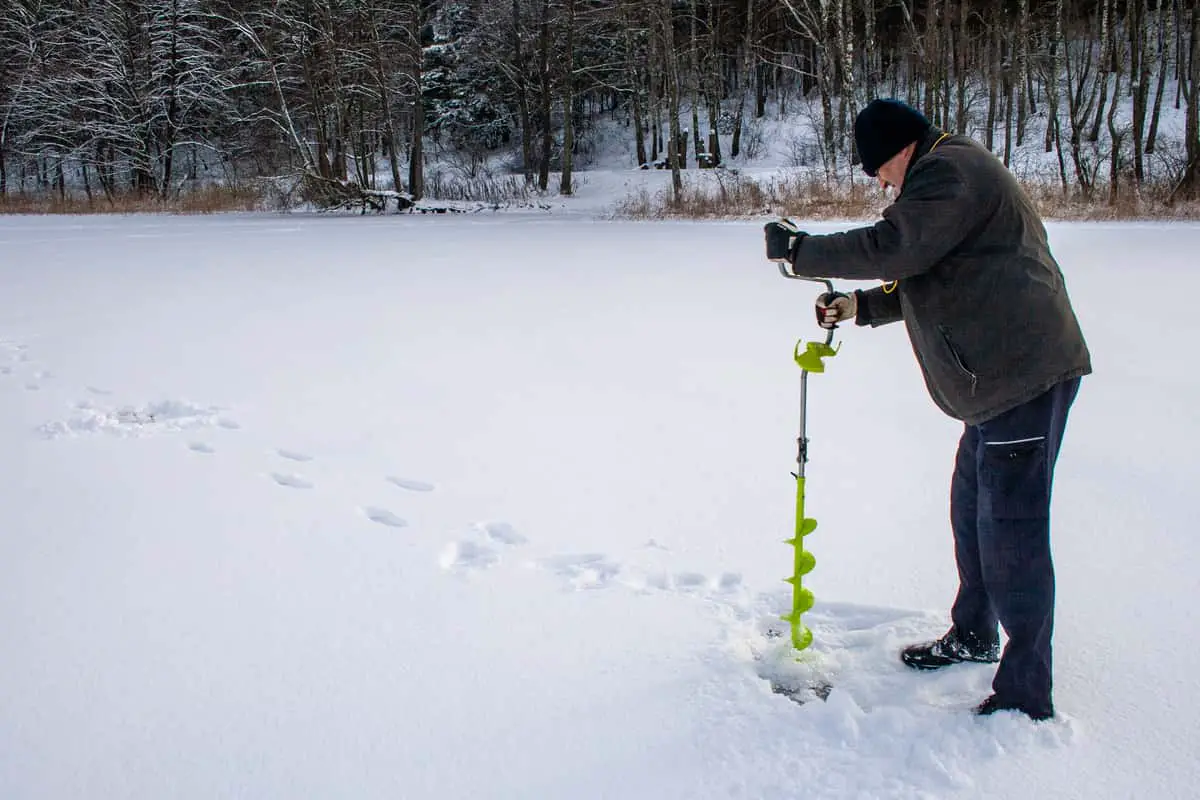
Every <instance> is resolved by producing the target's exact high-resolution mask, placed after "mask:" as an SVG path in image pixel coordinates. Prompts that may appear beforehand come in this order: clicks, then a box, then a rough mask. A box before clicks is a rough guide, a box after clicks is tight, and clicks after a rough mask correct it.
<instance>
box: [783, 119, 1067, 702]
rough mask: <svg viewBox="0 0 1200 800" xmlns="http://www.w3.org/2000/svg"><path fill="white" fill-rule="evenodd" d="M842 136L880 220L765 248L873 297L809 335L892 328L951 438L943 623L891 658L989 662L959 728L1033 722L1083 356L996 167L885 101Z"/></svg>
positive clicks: (974, 148) (971, 145)
mask: <svg viewBox="0 0 1200 800" xmlns="http://www.w3.org/2000/svg"><path fill="white" fill-rule="evenodd" d="M854 136H855V141H856V144H857V145H858V153H859V156H860V157H861V158H862V165H863V169H864V170H865V171H866V173H867V174H868V175H870V176H872V177H878V179H879V182H880V185H881V186H883V187H884V188H887V187H888V186H891V187H893V189H894V190H895V192H896V193H897V194H896V197H895V201H894V202H893V203H892V205H890V206H889V207H888V208H887V209H886V210H885V211H884V212H883V219H882V220H880V221H879V222H877V223H876V224H874V225H872V226H869V227H864V228H857V229H854V230H850V231H847V232H845V233H835V234H830V235H827V236H810V235H807V234H806V233H804V232H803V231H800V230H798V229H797V228H796V227H795V226H794V225H792V224H791V223H790V222H788V221H787V220H784V221H782V222H776V223H770V224H768V225H767V226H766V233H767V250H768V257H769V258H772V259H775V260H786V261H788V262H789V263H790V264H791V268H792V269H793V270H794V272H795V274H797V275H803V276H807V277H825V278H843V279H850V280H863V279H878V280H882V281H884V285H883V286H881V287H877V288H874V289H870V290H868V291H861V290H860V291H855V292H854V293H853V294H850V295H846V294H842V293H840V292H839V293H826V294H823V295H821V296H820V297H818V298H817V319H818V322H819V323H820V324H821V325H822V327H826V328H828V327H832V326H833V325H835V324H836V323H838V322H841V321H843V320H850V319H853V320H855V322H856V323H857V324H858V325H869V326H871V327H877V326H879V325H885V324H887V323H889V322H896V321H899V320H903V321H904V323H905V326H906V327H907V329H908V335H909V337H910V339H911V340H912V346H913V351H914V352H915V354H916V357H917V363H918V364H919V365H920V367H921V371H922V373H923V374H924V377H925V383H926V386H927V387H928V389H929V393H930V394H931V395H932V397H933V400H934V402H935V403H937V405H938V406H939V407H940V408H941V409H942V410H943V411H945V412H946V413H947V414H949V415H950V416H951V417H954V418H955V419H959V420H962V421H963V423H964V431H963V434H962V438H961V440H960V441H959V445H958V454H957V458H956V462H955V466H954V476H953V480H952V483H951V492H950V518H951V526H952V528H953V532H954V554H955V559H956V561H957V563H958V576H959V588H958V595H957V597H956V598H955V601H954V606H953V609H952V612H951V620H952V625H951V627H950V630H949V631H948V632H947V633H946V634H945V635H944V636H942V638H940V639H938V640H937V641H934V642H929V643H926V644H919V645H913V646H910V647H908V648H906V649H905V650H904V651H903V652H902V653H901V658H902V660H903V661H904V663H906V664H907V665H909V666H910V667H913V668H915V669H940V668H942V667H946V666H949V665H951V664H956V663H959V662H963V661H972V662H983V663H995V662H997V661H999V666H998V668H997V670H996V676H995V680H994V681H993V683H992V691H993V694H992V695H991V696H990V697H988V698H987V699H986V700H984V701H983V702H982V703H981V704H980V705H979V706H978V707H977V708H976V709H975V710H976V713H978V714H985V715H986V714H992V713H994V712H996V711H1001V710H1016V711H1020V712H1023V713H1025V714H1026V715H1028V716H1029V717H1031V718H1032V719H1034V720H1044V719H1049V718H1050V717H1052V716H1054V704H1053V701H1052V697H1051V655H1050V640H1051V633H1052V631H1053V625H1054V567H1053V564H1052V562H1051V554H1050V521H1049V515H1050V491H1051V483H1052V479H1053V474H1054V465H1055V461H1056V459H1057V457H1058V451H1059V446H1060V444H1061V442H1062V436H1063V429H1064V426H1065V424H1066V420H1067V411H1068V409H1069V408H1070V406H1071V403H1072V401H1073V400H1074V399H1075V395H1076V392H1077V391H1078V389H1079V384H1080V378H1081V377H1082V376H1084V375H1087V374H1089V373H1090V372H1091V359H1090V355H1089V353H1088V349H1087V345H1086V343H1085V342H1084V339H1083V334H1082V332H1081V331H1080V328H1079V323H1078V321H1077V320H1076V317H1075V313H1074V311H1073V310H1072V308H1071V303H1070V300H1069V299H1068V297H1067V291H1066V288H1065V286H1064V283H1063V276H1062V273H1061V272H1060V270H1059V267H1058V264H1057V263H1056V262H1055V260H1054V257H1053V256H1052V255H1051V254H1050V248H1049V246H1048V244H1047V240H1046V232H1045V228H1044V227H1043V225H1042V222H1041V220H1040V218H1039V217H1038V214H1037V211H1036V209H1035V208H1034V205H1033V203H1032V202H1031V201H1030V199H1029V198H1028V197H1027V196H1026V194H1025V193H1024V192H1023V191H1022V189H1021V188H1020V186H1019V185H1018V184H1017V182H1016V181H1015V180H1014V179H1013V177H1012V175H1011V174H1009V172H1008V171H1007V170H1006V169H1005V168H1004V166H1003V164H1001V163H1000V162H999V161H998V160H997V159H996V157H995V156H993V155H992V154H991V153H990V152H988V151H987V150H986V149H984V148H983V147H981V146H980V145H978V144H976V143H975V142H974V141H972V140H971V139H969V138H968V137H965V136H954V135H950V134H947V133H943V132H942V131H940V130H938V129H937V128H935V127H933V126H931V125H930V124H929V122H928V121H927V120H926V119H925V118H924V117H923V116H922V115H921V114H920V113H919V112H917V111H916V110H914V109H912V108H910V107H909V106H907V105H905V104H903V103H900V102H897V101H894V100H875V101H874V102H872V103H870V104H869V105H868V106H867V107H866V108H864V109H863V111H862V112H861V113H860V114H859V115H858V117H857V119H856V120H855V123H854ZM997 623H999V625H1001V626H1003V628H1004V631H1005V633H1006V634H1007V635H1008V644H1007V645H1006V647H1005V648H1004V653H1003V657H1001V654H1000V646H999V644H1000V638H999V631H998V630H997Z"/></svg>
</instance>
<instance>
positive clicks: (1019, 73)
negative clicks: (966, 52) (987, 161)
mask: <svg viewBox="0 0 1200 800" xmlns="http://www.w3.org/2000/svg"><path fill="white" fill-rule="evenodd" d="M1016 51H1017V52H1016V55H1017V63H1016V74H1015V75H1013V80H1014V81H1015V82H1016V84H1017V107H1016V110H1017V147H1020V146H1021V145H1022V144H1023V143H1024V142H1025V123H1026V121H1027V120H1028V115H1027V114H1026V112H1027V110H1028V108H1029V105H1028V94H1027V91H1028V86H1029V0H1020V1H1019V2H1018V3H1017V33H1016ZM1005 152H1006V154H1007V152H1008V146H1007V145H1005ZM1006 163H1007V160H1006Z"/></svg>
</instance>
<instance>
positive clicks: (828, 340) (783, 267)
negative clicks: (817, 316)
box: [776, 261, 837, 344]
mask: <svg viewBox="0 0 1200 800" xmlns="http://www.w3.org/2000/svg"><path fill="white" fill-rule="evenodd" d="M776 263H777V264H779V274H780V275H782V276H783V277H785V278H789V279H791V280H794V281H812V282H813V283H821V284H824V285H825V289H826V291H828V292H829V293H830V294H837V291H836V290H835V289H834V288H833V281H831V280H830V279H829V278H810V277H808V276H807V275H797V274H796V273H794V272H792V271H791V270H790V269H788V262H787V261H778V262H776ZM835 328H837V325H834V326H833V328H829V329H828V330H829V332H828V334H826V336H825V344H833V331H834V329H835Z"/></svg>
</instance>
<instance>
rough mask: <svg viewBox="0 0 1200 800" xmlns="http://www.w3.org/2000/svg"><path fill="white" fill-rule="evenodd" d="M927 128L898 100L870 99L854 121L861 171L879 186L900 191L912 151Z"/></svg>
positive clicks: (926, 123) (922, 118)
mask: <svg viewBox="0 0 1200 800" xmlns="http://www.w3.org/2000/svg"><path fill="white" fill-rule="evenodd" d="M929 128H930V125H929V120H927V119H925V116H924V115H923V114H921V112H920V111H917V110H916V109H915V108H913V107H911V106H909V105H906V104H905V103H902V102H900V101H899V100H872V101H871V102H870V103H868V104H867V107H866V108H864V109H863V110H862V111H860V112H858V116H857V117H856V118H855V120H854V142H855V145H857V147H858V156H859V158H861V159H862V167H863V172H865V173H867V174H868V175H870V176H871V177H872V178H876V177H877V178H879V182H880V183H881V184H884V185H891V186H895V187H896V188H897V189H900V188H903V186H904V175H905V173H907V172H908V164H909V162H910V161H911V160H912V155H913V152H915V151H916V149H917V143H918V142H920V141H921V138H922V137H923V136H924V135H925V134H926V133H928V132H929Z"/></svg>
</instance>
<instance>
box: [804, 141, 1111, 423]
mask: <svg viewBox="0 0 1200 800" xmlns="http://www.w3.org/2000/svg"><path fill="white" fill-rule="evenodd" d="M795 271H796V274H798V275H806V276H810V277H825V278H843V279H848V280H869V279H879V280H883V281H885V282H891V281H897V283H896V285H895V286H891V287H889V286H888V285H887V284H886V283H885V285H884V286H883V287H878V288H875V289H871V290H868V291H865V292H859V293H858V297H857V299H858V318H857V320H856V321H857V323H858V324H859V325H871V326H878V325H884V324H886V323H889V322H895V321H897V320H901V319H903V320H904V322H905V325H906V326H907V328H908V334H909V338H910V339H911V340H912V345H913V350H914V352H915V353H916V356H917V361H918V362H919V363H920V365H921V370H922V372H923V373H924V375H925V383H926V385H927V386H928V387H929V393H930V394H931V395H932V396H933V399H934V401H935V402H936V403H937V404H938V406H940V407H941V408H942V410H943V411H945V412H946V413H947V414H949V415H950V416H952V417H954V418H955V419H960V420H963V421H964V422H966V423H967V424H970V425H977V424H979V423H981V422H985V421H987V420H989V419H991V418H992V417H995V416H997V415H998V414H1001V413H1003V412H1005V411H1008V410H1009V409H1012V408H1014V407H1016V406H1018V405H1021V404H1022V403H1024V402H1026V401H1028V400H1031V399H1033V398H1034V397H1037V396H1038V395H1039V394H1041V393H1043V392H1045V391H1046V390H1047V389H1049V388H1050V387H1051V386H1054V385H1055V384H1056V383H1059V382H1060V381H1064V380H1067V379H1069V378H1073V377H1077V376H1081V375H1086V374H1088V373H1090V372H1091V358H1090V355H1089V353H1088V348H1087V344H1086V343H1085V342H1084V339H1083V333H1082V332H1081V331H1080V328H1079V322H1078V321H1077V320H1076V318H1075V312H1074V311H1073V310H1072V308H1071V303H1070V300H1069V299H1068V297H1067V290H1066V287H1065V285H1064V283H1063V276H1062V272H1061V271H1060V270H1059V267H1058V264H1057V263H1056V262H1055V260H1054V257H1053V256H1052V255H1051V254H1050V247H1049V245H1048V243H1047V241H1046V231H1045V228H1044V227H1043V226H1042V222H1041V219H1040V218H1039V217H1038V214H1037V211H1036V210H1035V208H1034V206H1033V203H1032V202H1031V201H1030V199H1029V197H1028V196H1026V194H1025V192H1024V191H1023V190H1022V189H1021V188H1020V186H1019V185H1018V184H1017V182H1016V181H1015V180H1014V179H1013V177H1012V175H1011V174H1010V173H1009V172H1008V170H1007V169H1005V167H1004V165H1003V164H1002V163H1001V162H1000V161H999V160H998V159H997V158H996V157H995V156H994V155H992V154H991V153H990V152H988V151H987V150H986V149H985V148H983V147H982V146H980V145H979V144H977V143H976V142H974V141H973V140H972V139H970V138H968V137H966V136H944V135H943V134H942V132H941V131H939V130H937V129H933V130H932V131H931V132H930V133H929V134H928V135H927V136H926V138H925V139H924V140H923V141H922V142H920V143H919V145H918V149H917V151H916V153H914V155H913V159H912V162H911V163H910V165H909V169H908V173H907V175H906V177H905V179H904V186H903V189H902V191H901V192H900V195H899V197H897V198H896V201H895V202H894V203H893V204H892V205H891V206H889V207H888V208H887V209H886V210H885V211H884V212H883V219H882V220H880V221H879V222H877V223H876V224H875V225H872V226H870V227H865V228H857V229H855V230H851V231H847V232H845V233H834V234H830V235H827V236H807V237H805V238H803V239H802V240H801V242H800V245H799V247H798V248H797V250H796V252H795ZM889 289H890V291H889Z"/></svg>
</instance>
